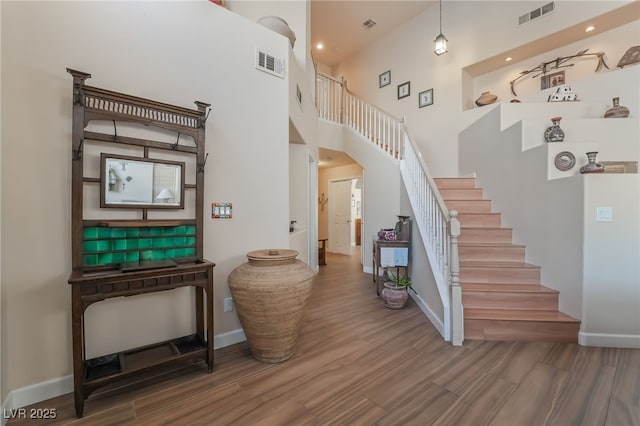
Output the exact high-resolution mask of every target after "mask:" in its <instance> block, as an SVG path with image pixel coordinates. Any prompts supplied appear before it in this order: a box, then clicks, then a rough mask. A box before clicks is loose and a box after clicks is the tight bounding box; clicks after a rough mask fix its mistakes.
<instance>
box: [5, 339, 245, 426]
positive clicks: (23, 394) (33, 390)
mask: <svg viewBox="0 0 640 426" xmlns="http://www.w3.org/2000/svg"><path fill="white" fill-rule="evenodd" d="M245 340H247V338H246V337H245V335H244V331H243V330H242V329H241V328H239V329H237V330H233V331H229V332H227V333H222V334H218V335H216V336H214V338H213V347H214V349H220V348H224V347H225V346H231V345H235V344H236V343H240V342H244V341H245ZM71 392H73V375H68V376H63V377H59V378H57V379H51V380H47V381H44V382H40V383H35V384H33V385H29V386H25V387H23V388H20V389H14V390H12V391H11V392H9V394H8V395H7V397H6V399H5V400H4V402H3V403H2V407H1V410H2V417H1V420H2V423H1V425H2V426H4V424H5V423H6V422H7V420H8V417H10V410H15V409H17V408H22V407H25V406H27V405H31V404H36V403H38V402H41V401H45V400H47V399H51V398H55V397H57V396H60V395H64V394H66V393H71Z"/></svg>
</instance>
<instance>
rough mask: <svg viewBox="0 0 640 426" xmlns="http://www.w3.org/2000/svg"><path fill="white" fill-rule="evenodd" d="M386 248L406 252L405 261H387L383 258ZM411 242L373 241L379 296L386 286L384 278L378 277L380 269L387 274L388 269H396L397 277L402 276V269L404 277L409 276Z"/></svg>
mask: <svg viewBox="0 0 640 426" xmlns="http://www.w3.org/2000/svg"><path fill="white" fill-rule="evenodd" d="M386 248H391V249H400V250H406V256H403V259H406V261H403V260H400V259H392V260H391V261H385V259H383V256H382V250H383V249H386ZM410 248H411V242H410V241H384V240H374V241H373V282H374V283H375V284H376V293H377V294H378V296H379V295H380V292H381V291H382V285H383V284H384V278H381V277H379V276H378V274H379V273H380V268H383V269H384V271H385V272H384V273H385V274H386V272H387V268H396V275H398V274H400V268H403V269H404V275H405V276H409V263H410V260H409V259H410V255H411V253H410Z"/></svg>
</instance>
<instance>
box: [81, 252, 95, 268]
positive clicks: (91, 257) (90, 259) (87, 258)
mask: <svg viewBox="0 0 640 426" xmlns="http://www.w3.org/2000/svg"><path fill="white" fill-rule="evenodd" d="M82 263H83V264H84V265H86V266H94V265H97V264H98V255H97V254H85V255H84V256H82Z"/></svg>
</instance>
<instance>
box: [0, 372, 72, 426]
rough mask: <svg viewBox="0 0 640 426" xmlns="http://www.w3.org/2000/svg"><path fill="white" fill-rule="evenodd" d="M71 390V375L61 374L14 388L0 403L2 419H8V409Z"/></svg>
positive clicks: (4, 420)
mask: <svg viewBox="0 0 640 426" xmlns="http://www.w3.org/2000/svg"><path fill="white" fill-rule="evenodd" d="M70 392H73V376H72V375H68V376H63V377H58V378H56V379H51V380H47V381H44V382H40V383H35V384H33V385H29V386H25V387H23V388H20V389H14V390H12V391H11V392H9V394H8V395H7V399H6V400H5V401H4V403H3V404H2V421H3V425H4V422H6V421H7V420H8V417H10V411H11V410H15V409H18V408H22V407H25V406H27V405H31V404H35V403H37V402H41V401H45V400H47V399H51V398H55V397H56V396H60V395H64V394H65V393H70Z"/></svg>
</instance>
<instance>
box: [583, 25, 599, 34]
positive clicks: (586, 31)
mask: <svg viewBox="0 0 640 426" xmlns="http://www.w3.org/2000/svg"><path fill="white" fill-rule="evenodd" d="M595 29H596V27H594V26H593V25H589V26H588V27H587V28H585V29H584V32H585V33H590V32H591V31H593V30H595Z"/></svg>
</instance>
